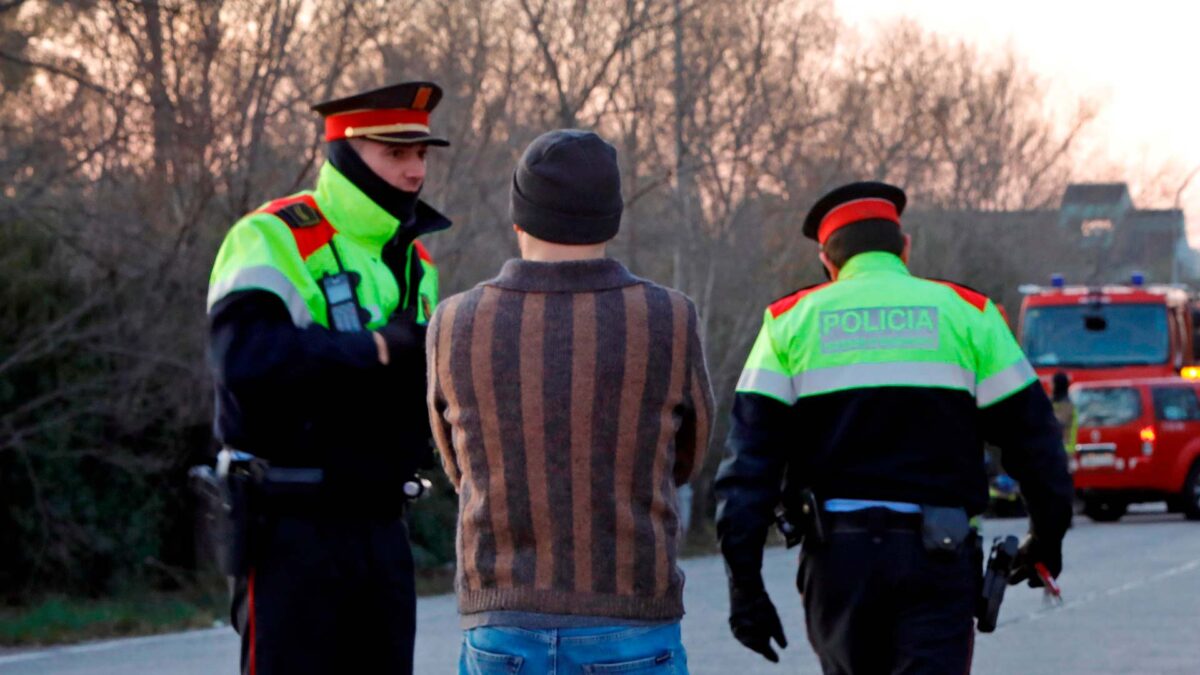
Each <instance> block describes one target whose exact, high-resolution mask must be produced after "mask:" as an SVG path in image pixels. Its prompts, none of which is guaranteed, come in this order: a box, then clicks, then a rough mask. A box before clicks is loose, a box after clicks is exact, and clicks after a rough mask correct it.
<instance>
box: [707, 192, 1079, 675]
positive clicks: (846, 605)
mask: <svg viewBox="0 0 1200 675" xmlns="http://www.w3.org/2000/svg"><path fill="white" fill-rule="evenodd" d="M905 202H906V198H905V194H904V192H903V191H902V190H901V189H900V188H898V187H895V186H892V185H887V184H884V183H876V182H867V183H854V184H851V185H846V186H843V187H840V188H838V189H836V190H833V191H832V192H830V193H828V194H827V195H825V196H824V197H822V198H821V199H820V200H819V201H818V202H817V203H816V205H815V206H813V208H812V210H811V212H810V213H809V214H808V217H807V219H806V220H805V222H804V235H805V236H806V237H809V238H810V239H814V240H816V241H817V242H818V243H819V244H820V254H819V256H820V260H821V263H822V265H824V267H825V269H826V271H827V273H828V275H829V278H830V281H829V282H828V283H823V284H818V285H816V286H812V287H808V288H804V289H801V290H799V291H796V292H794V293H791V294H789V295H787V296H786V297H784V298H781V299H780V300H778V301H776V302H774V303H772V304H771V305H770V307H769V308H768V309H767V310H766V312H765V314H764V316H763V325H762V329H761V331H760V332H759V335H758V338H757V340H756V341H755V343H754V346H753V348H752V349H751V351H750V355H749V357H748V358H747V361H746V366H745V369H744V370H743V372H742V375H741V379H740V380H739V381H738V384H737V393H736V396H735V399H734V407H733V414H732V426H731V430H730V432H729V437H728V441H727V451H728V453H727V457H726V459H725V461H724V462H723V463H722V464H721V467H720V470H719V471H718V474H717V479H716V488H715V489H716V494H717V497H718V504H719V505H718V510H717V532H718V536H719V538H720V541H721V552H722V554H723V555H724V557H725V561H726V566H727V570H728V576H729V587H730V619H729V622H730V627H731V628H732V630H733V634H734V637H735V638H737V639H738V640H739V641H740V642H742V643H743V644H744V645H745V646H746V647H748V648H750V649H752V650H754V651H756V652H759V653H761V654H762V655H763V656H765V657H766V658H767V659H770V660H772V661H776V660H778V654H777V653H776V652H775V648H774V647H773V646H772V641H774V642H775V644H777V645H778V646H779V647H784V646H786V644H787V643H786V637H785V634H784V631H783V626H782V624H781V622H780V620H779V617H778V615H777V614H776V611H775V607H774V605H773V604H772V603H771V600H770V598H769V597H768V595H767V592H766V589H765V587H764V585H763V580H762V575H761V571H760V568H761V565H762V549H763V544H764V541H765V538H766V535H767V530H768V528H769V527H770V526H771V525H772V523H774V522H775V520H776V508H777V506H781V507H782V520H783V522H784V523H789V524H794V526H796V527H798V528H799V529H800V530H801V531H803V532H804V533H805V536H804V544H803V547H802V550H801V554H800V568H799V572H798V578H797V586H798V588H799V590H800V591H801V593H802V596H803V603H804V610H805V622H806V625H807V630H808V636H809V641H810V642H811V644H812V645H813V648H814V649H815V650H816V652H817V655H818V657H819V658H820V661H821V666H822V668H823V669H824V672H825V673H829V674H834V673H856V674H861V673H947V674H949V673H954V674H956V675H957V674H960V673H964V672H967V670H968V668H969V665H970V659H971V651H972V643H973V639H974V626H973V622H972V616H973V613H974V607H975V601H976V597H977V595H978V593H979V575H980V567H981V563H980V557H979V554H978V553H977V551H978V548H977V537H978V535H977V533H976V532H975V531H974V530H973V529H972V528H971V527H970V525H969V519H970V518H971V517H972V516H975V515H977V514H979V513H981V512H982V511H983V510H984V507H985V506H986V503H987V496H988V491H987V477H986V473H985V470H984V454H983V446H984V443H985V442H989V443H993V444H995V445H997V446H999V447H1001V448H1002V449H1003V451H1004V463H1005V468H1006V469H1007V470H1008V472H1009V473H1010V474H1011V475H1012V476H1013V477H1015V478H1016V479H1017V480H1019V481H1020V482H1021V489H1022V492H1023V494H1024V496H1025V499H1026V501H1027V503H1028V506H1029V512H1030V516H1031V529H1030V536H1029V537H1028V538H1027V539H1026V540H1025V542H1024V544H1023V545H1022V547H1021V549H1020V553H1019V555H1018V557H1017V565H1016V573H1015V574H1014V580H1021V579H1025V578H1031V581H1033V583H1038V582H1037V581H1036V580H1037V577H1036V575H1035V574H1034V572H1033V570H1034V566H1035V564H1036V563H1042V564H1043V565H1044V566H1045V567H1046V568H1047V569H1048V570H1049V572H1050V573H1051V574H1053V575H1058V573H1059V572H1060V571H1061V569H1062V545H1061V542H1062V538H1063V535H1064V533H1065V532H1066V529H1067V527H1068V525H1069V522H1070V518H1071V493H1072V488H1071V479H1070V477H1069V475H1068V473H1067V462H1066V456H1065V454H1064V451H1063V445H1062V436H1061V434H1060V432H1059V429H1058V423H1057V422H1056V420H1055V417H1054V413H1053V411H1052V410H1051V407H1050V402H1049V400H1048V399H1047V398H1046V394H1045V392H1044V391H1043V390H1042V387H1041V385H1040V384H1039V382H1038V379H1037V377H1036V375H1035V374H1034V371H1033V368H1032V367H1031V366H1030V364H1029V362H1028V361H1027V360H1026V359H1025V356H1024V354H1023V353H1022V352H1021V349H1020V348H1019V347H1018V345H1017V343H1016V341H1015V340H1014V338H1013V336H1012V334H1011V333H1010V332H1009V330H1008V327H1007V325H1006V324H1005V322H1004V320H1003V318H1002V317H1001V315H1000V312H999V311H998V310H997V308H996V305H995V304H994V303H993V302H992V301H991V300H989V299H988V298H987V297H985V296H984V295H982V294H980V293H978V292H975V291H973V290H971V289H969V288H967V287H965V286H961V285H957V284H953V283H948V282H941V281H933V280H927V279H921V278H918V277H915V276H913V275H912V274H911V273H910V272H909V270H908V266H907V262H908V256H909V251H910V244H911V239H910V238H909V236H908V235H906V234H905V233H904V232H903V231H902V230H901V226H900V214H901V213H902V212H903V210H904V206H905Z"/></svg>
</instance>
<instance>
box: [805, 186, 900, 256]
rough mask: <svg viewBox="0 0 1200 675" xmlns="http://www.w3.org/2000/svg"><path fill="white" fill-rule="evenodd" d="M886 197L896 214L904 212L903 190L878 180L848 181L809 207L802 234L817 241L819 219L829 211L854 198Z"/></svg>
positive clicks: (823, 217)
mask: <svg viewBox="0 0 1200 675" xmlns="http://www.w3.org/2000/svg"><path fill="white" fill-rule="evenodd" d="M872 198H874V199H886V200H888V201H889V202H891V203H893V204H895V205H896V215H900V214H901V213H903V212H904V206H905V204H907V203H908V197H907V196H906V195H905V194H904V190H901V189H900V188H898V187H896V186H895V185H889V184H887V183H880V182H878V181H862V182H859V183H850V184H848V185H843V186H841V187H839V188H834V189H833V190H831V191H829V192H827V193H826V194H825V196H824V197H821V198H820V199H818V200H817V203H816V204H813V207H812V208H811V209H809V211H808V216H807V217H806V218H805V219H804V229H803V232H804V236H806V237H808V238H809V239H812V240H813V241H817V230H818V229H819V228H820V227H821V221H822V220H824V219H825V216H826V215H828V214H829V212H830V211H832V210H834V209H836V208H837V207H839V206H841V205H842V204H845V203H846V202H852V201H854V200H856V199H872Z"/></svg>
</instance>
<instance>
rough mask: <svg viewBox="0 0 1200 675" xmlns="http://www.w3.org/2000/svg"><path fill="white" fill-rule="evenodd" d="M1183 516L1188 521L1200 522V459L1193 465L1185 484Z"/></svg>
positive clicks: (1182, 499)
mask: <svg viewBox="0 0 1200 675" xmlns="http://www.w3.org/2000/svg"><path fill="white" fill-rule="evenodd" d="M1180 501H1181V502H1183V515H1184V516H1185V517H1186V518H1187V519H1188V520H1200V459H1197V460H1196V461H1195V462H1193V463H1192V470H1191V471H1188V476H1187V480H1186V481H1184V483H1183V494H1182V495H1180Z"/></svg>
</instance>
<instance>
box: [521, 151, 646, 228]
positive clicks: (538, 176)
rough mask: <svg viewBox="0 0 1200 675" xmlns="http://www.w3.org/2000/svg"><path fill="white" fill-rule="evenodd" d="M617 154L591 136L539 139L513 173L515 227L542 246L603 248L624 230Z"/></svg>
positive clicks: (523, 156)
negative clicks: (619, 230)
mask: <svg viewBox="0 0 1200 675" xmlns="http://www.w3.org/2000/svg"><path fill="white" fill-rule="evenodd" d="M622 208H624V201H623V200H622V199H621V170H620V168H619V167H618V166H617V151H616V149H615V148H613V146H611V145H609V144H608V142H607V141H605V140H604V139H603V138H600V137H599V136H597V135H596V134H595V133H593V132H591V131H582V130H579V129H558V130H556V131H548V132H546V133H544V134H542V135H541V136H538V137H537V138H536V139H534V141H533V142H532V143H530V144H529V147H528V148H526V149H525V154H524V155H522V156H521V161H520V162H518V163H517V170H516V171H514V172H513V184H512V201H511V202H510V205H509V216H510V217H511V218H512V222H513V223H514V224H516V225H517V226H519V227H520V228H521V229H522V230H525V231H526V232H528V233H529V234H531V235H533V236H534V237H537V238H538V239H541V240H542V241H549V242H554V243H556V244H576V245H579V244H599V243H601V242H605V241H608V240H609V239H612V238H613V237H615V236H617V230H618V229H619V228H620V226H621V210H622Z"/></svg>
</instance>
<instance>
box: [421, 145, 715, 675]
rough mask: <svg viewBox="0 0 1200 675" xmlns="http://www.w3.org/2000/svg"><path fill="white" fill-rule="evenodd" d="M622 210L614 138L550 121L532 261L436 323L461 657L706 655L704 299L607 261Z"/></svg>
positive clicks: (524, 180) (659, 660) (523, 173)
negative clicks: (700, 309) (693, 545)
mask: <svg viewBox="0 0 1200 675" xmlns="http://www.w3.org/2000/svg"><path fill="white" fill-rule="evenodd" d="M622 207H623V202H622V199H621V179H620V174H619V171H618V168H617V161H616V151H615V150H614V149H613V147H612V146H611V145H609V144H608V143H607V142H605V141H604V140H603V139H601V138H600V137H599V136H597V135H596V134H594V133H591V132H584V131H576V130H560V131H552V132H549V133H547V134H543V135H542V136H540V137H539V138H538V139H536V140H535V141H534V142H533V143H532V144H531V145H530V146H529V148H528V149H527V150H526V151H525V154H524V156H523V157H522V158H521V161H520V163H519V164H518V166H517V169H516V172H515V173H514V176H513V185H512V202H511V215H512V220H513V223H514V226H513V229H514V230H515V231H516V233H517V239H518V243H519V246H520V249H521V255H522V259H520V260H510V261H508V262H507V263H506V264H505V265H504V267H503V269H502V270H501V272H500V275H499V276H497V277H496V278H495V279H492V280H490V281H486V282H484V283H482V284H480V285H479V286H477V287H475V288H474V289H472V290H470V291H467V292H466V293H462V294H460V295H456V296H453V297H451V298H449V299H447V300H446V301H445V302H444V303H443V304H441V305H439V307H438V310H437V312H436V313H435V314H434V316H433V319H432V320H431V322H430V327H429V333H428V341H427V350H428V359H429V407H430V417H431V421H432V426H433V431H434V438H435V440H436V442H437V445H438V449H439V450H440V452H441V456H442V461H443V465H444V467H445V470H446V473H447V475H449V477H450V480H451V481H452V482H453V483H454V486H455V488H457V490H458V492H459V520H458V538H457V546H458V576H457V579H456V584H455V585H456V587H457V589H458V604H459V611H460V612H461V614H462V625H463V628H464V630H465V635H464V641H463V651H462V657H461V659H460V669H461V672H464V673H467V672H471V673H473V672H480V671H486V670H487V667H497V666H498V667H501V668H504V667H509V668H513V667H516V666H518V665H519V664H524V668H525V670H524V671H523V672H536V673H568V672H569V673H576V672H580V670H581V669H582V668H584V667H586V666H591V665H597V664H603V665H604V666H606V667H608V668H615V667H620V668H621V671H622V672H642V671H641V670H640V669H638V668H639V667H640V666H645V667H647V668H654V667H667V666H666V664H671V665H672V666H673V667H674V668H675V671H674V672H686V670H687V668H686V657H685V655H684V651H683V646H682V644H681V642H680V631H679V621H680V618H681V617H682V616H683V574H682V573H681V572H680V570H679V567H678V565H677V564H676V554H677V550H678V545H679V524H678V522H679V521H678V513H677V507H676V487H677V486H679V485H682V484H683V483H685V482H687V481H688V479H689V478H690V477H691V475H692V473H693V470H694V469H695V468H696V467H699V466H700V464H701V463H702V460H703V455H704V452H705V450H706V449H707V446H708V440H709V420H710V419H711V412H712V405H713V400H712V392H711V389H710V386H709V382H708V374H707V370H706V367H705V362H704V354H703V351H702V349H701V346H700V340H699V337H698V332H697V316H696V310H695V307H694V306H693V305H692V303H691V301H690V300H688V298H687V297H686V296H684V295H683V294H682V293H679V292H677V291H674V290H671V289H667V288H663V287H661V286H658V285H655V284H653V283H651V282H649V281H646V280H644V279H639V278H638V277H635V276H633V275H632V274H630V273H629V271H628V270H626V269H625V267H624V266H623V265H621V263H619V262H617V261H616V260H613V259H610V258H606V257H604V256H605V244H606V242H608V241H609V240H610V239H612V238H613V237H614V236H615V235H616V233H617V229H618V226H619V225H620V220H621V210H622ZM513 628H520V629H522V630H512V629H513ZM487 672H491V671H487ZM589 672H590V671H589ZM597 672H601V671H600V670H597ZM603 672H607V670H604V671H603ZM656 672H657V671H656Z"/></svg>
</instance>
